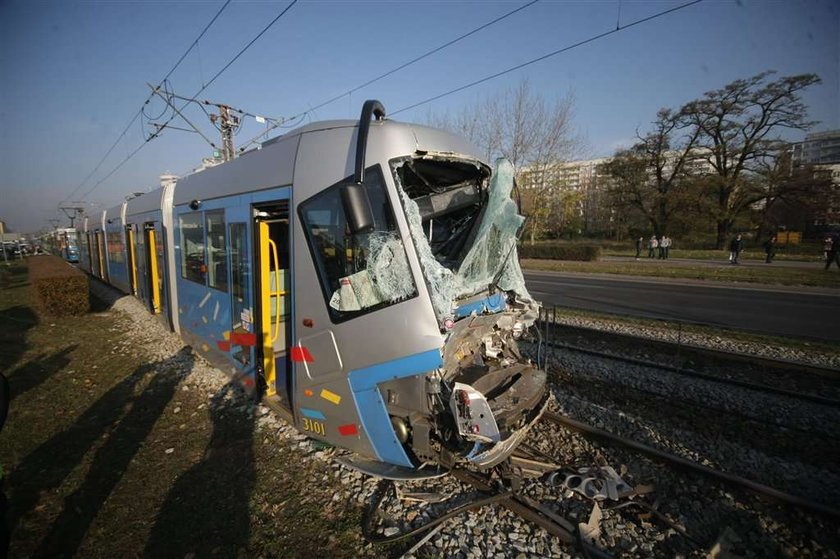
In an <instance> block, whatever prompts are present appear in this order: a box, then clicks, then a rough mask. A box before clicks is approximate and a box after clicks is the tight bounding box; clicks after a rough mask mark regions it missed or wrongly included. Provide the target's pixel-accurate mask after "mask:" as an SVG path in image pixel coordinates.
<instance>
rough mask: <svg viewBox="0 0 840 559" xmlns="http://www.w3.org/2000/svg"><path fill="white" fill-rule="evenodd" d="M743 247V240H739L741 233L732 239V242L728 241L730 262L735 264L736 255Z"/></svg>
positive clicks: (736, 260)
mask: <svg viewBox="0 0 840 559" xmlns="http://www.w3.org/2000/svg"><path fill="white" fill-rule="evenodd" d="M743 249H744V241H742V240H741V234H740V233H738V235H737V236H736V237H735V238H734V239H732V242H731V243H729V263H730V264H737V263H738V256H739V255H740V254H741V251H742V250H743Z"/></svg>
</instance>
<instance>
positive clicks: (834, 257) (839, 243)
mask: <svg viewBox="0 0 840 559" xmlns="http://www.w3.org/2000/svg"><path fill="white" fill-rule="evenodd" d="M830 238H831V247H830V248H829V249H828V255H827V256H826V258H825V269H826V270H828V269H829V268H831V263H832V262H836V263H837V267H838V268H840V233H835V234H833V235H832V236H831V237H830Z"/></svg>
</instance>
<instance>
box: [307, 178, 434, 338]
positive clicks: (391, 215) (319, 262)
mask: <svg viewBox="0 0 840 559" xmlns="http://www.w3.org/2000/svg"><path fill="white" fill-rule="evenodd" d="M374 176H375V177H377V178H378V179H379V185H380V188H381V189H382V194H383V196H384V200H385V201H386V202H387V213H386V215H385V218H386V220H388V221H389V222H390V224H392V225H393V229H377V230H378V231H393V232H395V233H396V234H397V235H398V236H399V238H400V240H401V242H402V247H403V252H404V254H405V258H406V260H407V261H408V262H409V268H411V264H410V262H411V261H410V260H409V258H408V250H407V246H406V241H405V236H404V235H403V232H402V231H400V227H399V223H398V222H397V219H396V213H395V209H394V206H395V205H394V201H393V200H392V198H391V195H390V192H389V190H388V183H387V182H386V176H385V173H383V171H382V166H381V165H380V164H376V165H372V166H370V167H367V168H365V177H366V178H368V179H370V178H371V177H374ZM349 182H352V175H351V176H347V177H345V178H343V179H342V180H340V181H338V182H335V183H333V184H331V185H330V186H328V187H326V188H324V189H323V190H320V191H319V192H317V193H315V194H313V195H312V196H310V197H309V198H307V199H306V200H303V201H302V202H301V203H300V204H298V206H297V217H298V219H299V220H300V224H301V228H302V229H303V235H304V237H305V239H306V246H307V248H308V249H309V258H310V262H312V264H313V267H314V268H315V275H316V276H317V278H318V283H319V285H320V288H321V294H322V295H323V297H324V306H325V307H326V310H327V315H328V316H329V317H330V321H331V322H332V323H333V324H341V323H343V322H347V321H348V320H353V319H354V318H358V317H360V316H364V315H367V314H370V313H374V312H377V311H381V310H383V309H386V308H390V307H393V306H395V305H400V304H402V303H405V302H407V301H411V300H412V299H415V298H417V297H419V296H420V290H419V289H418V286H417V278H416V277H415V275H414V272H413V270H411V282H412V284H413V286H414V293H413V294H412V295H410V296H408V297H406V298H405V299H401V300H399V301H394V302H391V301H382V302H381V303H378V304H376V305H373V306H371V307H367V308H363V309H360V310H358V311H339V310H337V309H334V308H333V307H331V306H330V300H331V299H332V296H333V293H332V292H329V288H330V287H329V285H328V283H329V282H328V277H329V274H327V271H326V268H325V266H324V262H323V259H322V258H320V256H319V252H318V250H319V249H318V247H317V246H315V238H314V235H312V233H311V230H310V223H309V221H308V220H307V219H306V216H305V210H306V206H307V205H308V204H310V203H312V202H313V201H315V200H317V199H319V198H321V197H325V196H327V195H328V193H330V192H337V193H338V196H339V197H340V196H341V195H340V192H339V189H340V188H341V186H342V185H345V184H348V183H349ZM367 185H368V181H365V187H366V188H368V186H367ZM399 207H400V208H402V206H399ZM341 211H342V215H343V212H344V208H343V206H342V210H341ZM343 217H344V220H345V222H346V215H343ZM377 225H379V224H377Z"/></svg>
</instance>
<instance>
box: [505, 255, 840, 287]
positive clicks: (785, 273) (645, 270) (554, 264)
mask: <svg viewBox="0 0 840 559" xmlns="http://www.w3.org/2000/svg"><path fill="white" fill-rule="evenodd" d="M521 264H522V267H523V268H525V269H529V270H549V271H557V272H581V273H590V274H618V275H626V276H645V277H662V278H674V279H697V280H709V281H727V282H744V283H759V284H770V285H803V286H810V287H833V288H837V287H840V273H838V271H837V269H836V268H832V269H831V270H830V271H826V270H823V269H822V268H815V269H813V270H811V269H800V268H782V267H772V266H769V267H767V268H756V267H747V266H731V265H729V264H728V263H726V262H725V260H724V261H722V262H721V264H720V266H709V265H707V264H703V265H697V266H692V265H676V264H664V263H662V262H656V264H655V265H651V264H653V263H651V262H646V261H644V260H640V261H639V262H635V261H634V262H574V261H568V260H534V259H523V260H522V262H521Z"/></svg>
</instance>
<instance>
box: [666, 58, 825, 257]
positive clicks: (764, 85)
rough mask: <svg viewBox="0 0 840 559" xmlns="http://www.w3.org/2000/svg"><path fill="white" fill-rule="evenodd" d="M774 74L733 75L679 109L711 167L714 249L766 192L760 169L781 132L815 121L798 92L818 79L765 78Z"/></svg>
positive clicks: (778, 146)
mask: <svg viewBox="0 0 840 559" xmlns="http://www.w3.org/2000/svg"><path fill="white" fill-rule="evenodd" d="M773 74H774V72H763V73H761V74H758V75H755V76H753V77H751V78H746V79H739V80H735V81H733V82H732V83H730V84H729V85H726V86H725V87H723V88H722V89H718V90H714V91H709V92H707V93H706V94H705V95H704V96H703V98H701V99H698V100H696V101H692V102H690V103H688V104H687V105H685V106H684V107H683V108H682V110H681V113H682V114H684V115H685V116H686V118H688V119H689V121H690V122H691V124H692V126H694V127H695V128H696V129H697V131H698V132H699V138H698V147H700V148H701V149H700V150H699V153H701V154H702V157H703V158H704V159H705V160H706V161H707V162H708V164H709V165H710V167H711V168H712V169H713V176H712V177H710V180H709V183H708V186H709V188H710V189H711V191H712V192H713V193H714V204H713V206H712V212H713V213H712V216H713V218H714V220H715V223H716V229H717V230H716V245H717V248H723V246H724V243H725V242H726V240H727V239H728V237H729V235H730V233H731V229H732V225H733V224H734V222H735V219H736V218H737V217H738V216H740V215H742V214H743V213H744V212H746V211H747V210H749V208H750V207H751V205H752V204H755V203H756V202H758V201H759V200H762V199H763V198H764V197H765V196H766V194H767V191H766V187H767V183H766V182H763V181H761V180H760V178H761V177H760V173H759V171H760V169H761V167H762V166H764V167H767V161H768V160H772V159H773V158H775V157H776V156H777V155H778V153H779V150H780V149H781V148H782V147H783V144H784V142H782V140H781V138H780V137H779V134H780V133H781V132H782V131H783V130H785V129H788V130H790V129H793V130H807V129H808V128H810V127H811V126H812V125H813V124H814V123H813V122H810V121H808V120H807V118H806V117H807V108H806V107H805V105H804V104H803V103H802V101H801V99H800V94H801V92H802V91H803V90H804V89H805V88H807V87H809V86H811V85H814V84H816V83H819V82H820V78H819V77H818V76H816V75H815V74H802V75H797V76H787V77H782V78H779V79H777V80H775V81H770V82H768V79H769V78H770V76H772V75H773Z"/></svg>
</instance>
